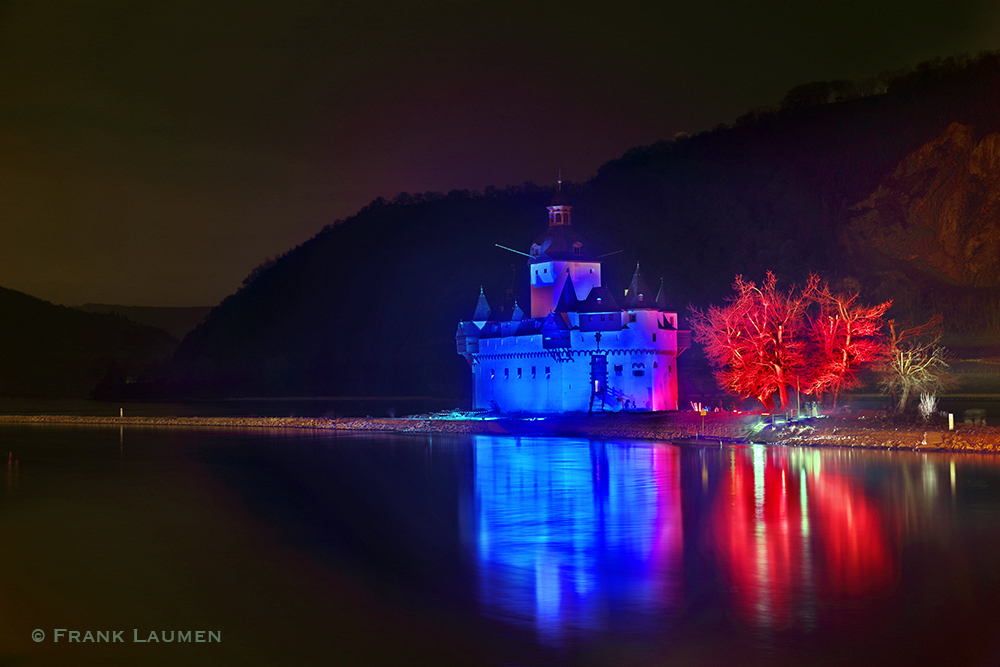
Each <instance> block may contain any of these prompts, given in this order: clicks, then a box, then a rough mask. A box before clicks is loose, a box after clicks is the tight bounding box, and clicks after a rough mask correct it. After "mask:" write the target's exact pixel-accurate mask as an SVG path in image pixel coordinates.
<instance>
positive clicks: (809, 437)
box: [0, 412, 1000, 453]
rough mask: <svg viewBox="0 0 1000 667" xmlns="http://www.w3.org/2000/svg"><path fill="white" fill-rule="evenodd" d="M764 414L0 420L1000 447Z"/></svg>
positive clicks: (968, 433)
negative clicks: (770, 420)
mask: <svg viewBox="0 0 1000 667" xmlns="http://www.w3.org/2000/svg"><path fill="white" fill-rule="evenodd" d="M760 420H761V417H760V416H759V415H746V414H734V413H709V414H707V415H705V416H704V417H702V416H701V415H699V414H698V413H692V412H671V413H631V414H598V415H592V416H586V415H567V416H563V417H557V418H547V419H537V420H530V419H496V420H453V419H437V418H431V417H409V418H400V419H388V418H339V419H325V418H310V417H79V416H59V415H27V416H19V415H0V424H38V425H66V426H70V425H72V426H102V427H107V426H121V427H124V426H129V427H163V426H171V427H177V426H180V427H188V428H228V429H233V428H241V429H242V428H273V429H317V430H333V431H356V432H364V431H380V432H391V433H455V434H494V435H503V434H512V435H549V436H562V437H580V438H607V439H617V438H634V439H641V440H659V441H675V440H690V439H695V438H699V437H700V438H702V439H721V440H727V441H753V442H766V443H772V444H789V445H808V446H833V447H855V448H865V449H910V450H920V451H925V450H930V451H952V452H975V453H1000V427H997V426H980V425H977V426H974V425H968V424H956V426H955V429H954V430H950V431H949V430H948V428H947V424H946V423H945V422H944V421H943V420H941V419H940V418H938V419H936V420H931V421H930V422H921V421H919V420H914V419H912V418H908V417H902V416H897V415H891V414H884V413H874V412H872V413H862V414H854V415H845V416H833V417H825V418H820V419H813V420H808V421H805V422H800V423H796V424H792V425H790V426H786V427H784V428H778V429H772V428H770V427H767V428H764V429H755V428H754V426H755V425H756V424H758V423H759V422H760Z"/></svg>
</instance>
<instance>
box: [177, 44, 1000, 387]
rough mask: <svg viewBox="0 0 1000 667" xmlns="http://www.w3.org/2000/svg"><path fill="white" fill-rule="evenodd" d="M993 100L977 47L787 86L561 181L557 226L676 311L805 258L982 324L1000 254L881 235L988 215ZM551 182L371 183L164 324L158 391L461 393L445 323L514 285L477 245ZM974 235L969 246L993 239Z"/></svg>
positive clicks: (491, 251) (840, 277) (519, 244)
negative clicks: (367, 195)
mask: <svg viewBox="0 0 1000 667" xmlns="http://www.w3.org/2000/svg"><path fill="white" fill-rule="evenodd" d="M998 110H1000V54H998V53H989V54H983V55H981V56H978V57H977V58H975V59H971V60H970V59H964V60H962V59H959V60H956V59H948V60H944V61H937V62H934V63H926V64H923V65H920V66H918V67H916V68H915V69H913V70H911V71H906V72H899V73H895V74H892V75H885V76H882V77H880V78H878V79H876V80H873V81H869V82H864V83H863V84H850V83H847V82H818V83H812V84H806V85H804V86H800V87H798V88H796V89H794V90H793V91H791V92H790V93H789V95H788V96H787V97H786V99H785V100H784V101H783V103H782V104H781V105H780V108H777V109H769V110H757V111H755V112H753V113H750V114H747V115H746V116H744V117H742V118H740V119H737V121H736V122H735V123H734V124H733V125H732V126H725V127H718V128H716V129H714V130H712V131H709V132H704V133H701V134H698V135H695V136H683V137H677V138H674V139H673V140H669V141H661V142H658V143H656V144H654V145H652V146H645V147H639V148H635V149H632V150H630V151H628V152H627V153H626V154H625V155H624V156H623V157H621V158H620V159H617V160H614V161H612V162H609V163H608V164H606V165H604V166H603V167H602V168H601V169H600V170H599V172H598V173H597V175H596V176H595V177H594V178H593V179H592V180H591V181H589V182H587V183H585V184H578V185H570V186H568V187H565V188H564V190H565V191H566V194H567V195H568V198H569V199H570V203H572V204H573V206H574V226H575V227H576V228H577V230H578V231H579V232H581V233H582V234H584V235H585V236H586V237H588V238H589V239H590V240H591V242H592V243H593V244H594V245H595V246H596V247H598V248H600V249H601V251H602V252H613V251H616V250H623V252H621V253H619V254H616V255H613V256H612V257H610V258H608V260H606V264H605V283H606V284H609V285H610V286H611V287H612V288H613V289H614V290H615V291H616V292H620V291H621V290H622V289H623V288H624V287H625V286H626V285H627V281H628V279H629V277H630V276H631V273H632V270H633V269H634V267H635V262H636V261H639V262H641V264H642V270H643V273H644V275H645V276H646V277H647V280H648V281H649V282H651V283H653V284H656V283H657V282H658V279H659V278H660V277H663V278H664V279H665V280H666V285H667V289H668V291H669V293H670V294H671V297H672V301H673V305H674V307H675V308H676V309H677V310H678V311H680V312H681V314H682V316H683V314H684V313H685V311H686V306H687V305H688V304H689V303H693V304H696V305H706V304H707V303H709V302H712V301H718V300H720V299H721V298H723V297H724V295H725V294H726V293H727V292H728V290H729V287H730V285H731V283H732V280H733V277H734V275H735V274H737V273H742V274H745V275H747V276H748V277H751V278H754V279H757V278H759V277H761V276H762V275H763V274H764V272H765V271H767V270H769V269H770V270H774V271H775V272H776V273H777V274H778V276H779V279H781V280H782V281H801V280H802V279H804V277H805V276H806V275H807V274H808V273H809V272H810V271H812V272H817V273H819V274H820V275H821V276H822V277H824V278H826V279H828V280H830V281H831V282H833V283H834V284H835V285H843V286H846V287H855V288H857V289H860V290H861V291H862V293H863V295H864V296H865V297H866V298H868V299H870V300H876V299H884V298H893V299H895V300H896V303H897V306H896V313H895V315H896V317H901V318H908V317H912V318H919V317H921V316H923V315H924V314H926V313H928V312H929V311H930V310H931V309H935V308H937V309H940V310H945V316H946V319H950V321H951V324H952V327H953V328H956V327H957V328H963V327H964V328H965V329H969V330H972V331H974V332H979V333H983V332H986V331H995V330H996V328H997V322H996V320H997V319H998V317H1000V314H998V309H997V304H998V297H1000V282H998V280H997V279H995V278H991V277H990V276H1000V253H994V254H993V255H992V260H990V261H992V262H994V263H997V267H996V268H998V270H997V271H996V272H995V273H991V271H990V270H986V271H981V272H979V273H977V274H976V275H977V277H975V278H968V277H967V276H966V277H962V276H960V275H958V274H955V275H951V274H949V273H948V271H946V270H941V268H940V267H941V266H952V265H955V264H956V263H960V262H962V261H964V260H963V255H962V253H968V252H973V251H972V250H969V249H968V248H965V249H963V248H964V246H963V244H962V243H961V242H956V243H955V244H953V245H955V249H954V252H952V255H950V256H949V257H950V259H948V260H947V261H944V260H942V261H941V262H938V263H937V264H936V265H934V264H928V263H927V262H922V261H921V260H920V258H919V257H914V253H912V252H910V253H909V254H902V253H896V252H893V251H892V248H893V246H894V244H895V241H896V239H897V237H898V239H899V240H900V243H901V244H903V245H905V242H906V239H907V238H908V235H910V236H913V235H914V234H916V235H918V236H919V237H920V238H922V239H925V240H926V237H927V235H928V234H930V235H931V237H934V235H935V234H936V235H938V237H939V241H940V240H941V239H943V240H944V241H947V239H949V238H953V237H955V236H956V235H959V236H962V235H966V234H968V233H969V230H970V229H979V228H992V227H990V225H991V224H995V223H997V222H998V221H996V220H992V217H995V216H996V210H995V207H993V204H991V202H996V201H1000V185H998V184H1000V165H997V164H995V161H993V162H991V160H989V159H983V157H982V156H983V154H984V153H989V152H990V151H991V150H992V148H991V147H992V146H993V144H992V143H991V142H992V139H991V135H993V134H994V133H998V132H1000V119H998ZM956 128H958V129H956ZM953 137H959V138H960V139H961V141H959V140H952V139H951V138H953ZM963 141H964V143H963ZM973 154H975V155H978V156H979V157H976V158H975V159H973V157H972V156H973ZM983 170H985V172H984V171H983ZM970 193H971V194H970ZM552 195H553V190H552V189H541V188H538V187H536V186H534V185H532V184H525V185H524V186H518V187H509V188H507V189H504V190H498V189H493V188H490V189H487V191H486V192H485V193H482V194H480V193H470V192H466V191H455V192H451V193H448V194H446V195H444V194H436V193H427V194H423V195H408V194H405V193H404V194H402V195H399V196H398V197H396V198H395V199H394V200H393V201H391V202H387V201H384V200H381V199H380V200H376V201H375V202H372V204H370V205H369V206H367V207H366V208H365V209H363V210H361V211H360V212H359V213H358V214H357V215H355V216H353V217H351V218H349V219H347V220H344V221H341V222H338V223H335V224H333V225H330V226H328V227H326V228H325V229H323V230H322V231H321V232H320V233H319V234H317V235H316V236H315V237H314V238H312V239H310V240H309V241H307V242H305V243H303V244H302V245H301V246H299V247H297V248H295V249H293V250H291V251H289V252H288V253H286V254H285V255H283V256H281V257H280V258H278V259H276V260H274V261H272V262H268V263H266V264H265V265H262V266H261V267H258V269H257V270H255V271H254V273H253V274H251V275H250V276H249V277H248V278H247V280H246V281H245V284H244V286H243V288H242V289H240V290H239V291H238V292H237V293H236V294H234V295H232V296H230V297H228V298H227V299H226V300H225V301H223V302H222V303H221V304H220V305H219V306H218V307H217V308H215V309H214V310H213V311H212V312H211V313H210V314H209V316H208V318H207V319H206V321H205V322H204V323H203V324H202V325H200V326H199V327H198V328H197V329H195V330H194V331H193V332H191V334H189V335H188V336H187V337H186V338H185V339H184V341H183V342H182V344H181V346H180V347H179V349H178V352H177V354H176V356H175V361H174V367H173V376H172V382H173V383H174V386H173V390H174V391H182V392H193V393H200V394H221V395H281V394H285V395H435V396H448V397H456V398H457V397H461V396H463V395H467V394H468V389H467V387H468V384H469V379H468V375H469V373H468V369H467V368H466V367H465V362H464V361H462V360H461V359H460V358H459V357H458V356H457V354H456V353H455V343H454V334H455V327H456V323H457V321H458V320H459V319H468V318H470V317H471V315H472V312H473V309H474V307H475V303H476V298H477V296H478V293H479V288H480V286H481V285H482V286H483V287H484V288H485V290H486V294H487V297H488V298H489V299H490V302H491V304H493V305H494V306H498V305H499V304H500V303H502V302H503V301H504V298H503V297H504V292H505V290H506V289H507V288H508V287H510V286H513V289H514V296H515V297H516V298H517V299H518V300H519V301H520V303H521V304H522V305H526V304H527V300H528V296H527V278H528V276H527V267H526V264H525V258H523V257H520V256H517V255H514V254H511V253H508V252H506V251H504V250H500V249H498V248H496V247H494V244H496V243H499V244H502V245H506V246H509V247H512V248H515V249H518V250H522V251H526V250H527V249H528V247H529V245H530V243H531V240H532V239H533V238H534V237H535V236H537V235H538V234H540V233H541V232H542V231H543V230H544V228H545V226H546V221H547V218H546V211H545V208H544V207H545V206H546V205H547V204H548V202H549V200H550V198H551V197H552ZM956 198H958V199H960V200H961V201H960V202H959V203H957V204H956V203H955V199H956ZM935 211H944V212H946V213H947V215H944V214H943V213H942V214H941V215H937V218H935V215H936V214H935V213H934V212H935ZM956 216H957V218H959V219H960V222H962V224H963V225H964V226H962V225H958V226H956V225H957V223H956V222H955V218H956ZM917 218H919V220H918V219H917ZM991 220H992V221H991ZM917 223H919V224H917ZM949 235H950V236H949ZM998 235H1000V231H998ZM980 236H982V234H980ZM988 236H989V235H988V234H987V237H986V238H981V239H980V240H979V241H980V242H979V245H978V246H977V247H979V248H980V251H978V252H979V254H978V255H976V256H977V257H978V258H979V260H982V261H985V260H983V258H984V257H987V256H988V255H989V253H988V252H982V248H984V247H985V248H987V249H988V248H989V247H992V246H989V243H991V242H993V243H996V242H997V240H996V239H994V240H993V241H990V238H988ZM873 238H874V239H877V240H878V241H879V242H880V243H881V245H878V244H875V243H873V242H872V240H871V239H873ZM944 241H942V242H944ZM983 244H986V246H983ZM966 245H968V244H966ZM960 246H962V247H960ZM918 255H919V253H918ZM948 262H951V263H950V264H949V263H948Z"/></svg>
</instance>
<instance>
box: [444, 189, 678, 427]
mask: <svg viewBox="0 0 1000 667" xmlns="http://www.w3.org/2000/svg"><path fill="white" fill-rule="evenodd" d="M548 210H549V228H548V230H546V232H545V233H544V234H542V235H541V236H539V237H538V238H537V239H535V242H534V243H533V244H532V245H531V249H530V251H529V254H528V255H527V257H528V270H529V272H530V276H531V316H530V317H526V316H525V314H524V313H523V311H522V310H521V309H520V308H519V307H518V306H517V305H516V303H515V305H514V307H513V310H512V311H511V312H509V313H507V314H505V316H503V317H498V318H492V317H491V310H490V306H489V304H488V303H487V301H486V296H485V295H484V294H483V292H482V291H481V290H480V293H479V303H478V304H477V306H476V312H475V314H474V315H473V317H472V320H471V321H468V322H459V324H458V333H457V334H456V341H457V344H458V353H459V354H460V355H462V356H463V357H465V359H466V360H467V361H468V362H469V365H470V366H471V367H472V378H473V383H472V386H473V407H474V408H477V409H491V408H492V409H499V410H501V411H503V412H528V413H560V412H575V411H581V412H582V411H590V410H600V409H610V410H620V409H631V410H676V409H678V399H677V355H679V354H680V353H681V352H683V351H684V350H685V349H686V348H687V347H688V346H689V342H688V341H689V334H688V332H687V331H678V329H677V313H676V312H672V311H670V310H669V309H668V307H667V304H666V299H665V295H664V289H663V284H662V282H661V284H660V290H659V293H658V294H657V295H656V296H655V297H654V296H653V293H652V292H651V291H650V289H649V286H648V285H647V284H646V281H645V280H643V278H642V276H641V275H640V274H639V267H638V265H637V266H636V269H635V275H633V276H632V282H631V284H630V285H629V287H628V289H627V290H625V294H624V298H623V299H622V301H621V305H619V303H618V301H617V300H616V299H615V297H614V296H613V295H612V293H611V291H610V290H609V289H608V288H607V287H604V286H603V284H602V283H601V260H600V257H596V256H594V254H593V253H592V252H591V249H590V248H589V247H588V245H587V243H586V242H585V241H584V240H583V238H582V237H581V236H580V235H579V234H577V233H576V231H574V230H573V228H572V226H571V224H570V222H571V220H570V215H571V210H572V206H569V205H567V203H566V201H565V199H564V198H563V196H562V194H561V193H556V196H555V198H554V199H553V200H552V205H551V206H549V207H548Z"/></svg>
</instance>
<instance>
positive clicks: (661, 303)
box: [656, 278, 674, 313]
mask: <svg viewBox="0 0 1000 667" xmlns="http://www.w3.org/2000/svg"><path fill="white" fill-rule="evenodd" d="M656 307H657V308H659V309H660V310H665V311H668V312H671V313H672V312H674V309H673V308H671V307H670V302H669V301H668V300H667V288H666V286H665V285H664V283H663V278H660V291H659V292H657V293H656Z"/></svg>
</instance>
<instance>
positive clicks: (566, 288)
mask: <svg viewBox="0 0 1000 667" xmlns="http://www.w3.org/2000/svg"><path fill="white" fill-rule="evenodd" d="M579 307H580V300H579V299H577V298H576V288H574V287H573V276H566V283H565V284H564V285H563V289H562V293H561V294H560V295H559V301H557V302H556V308H555V310H556V312H557V313H569V312H573V311H575V310H576V309H577V308H579Z"/></svg>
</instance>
